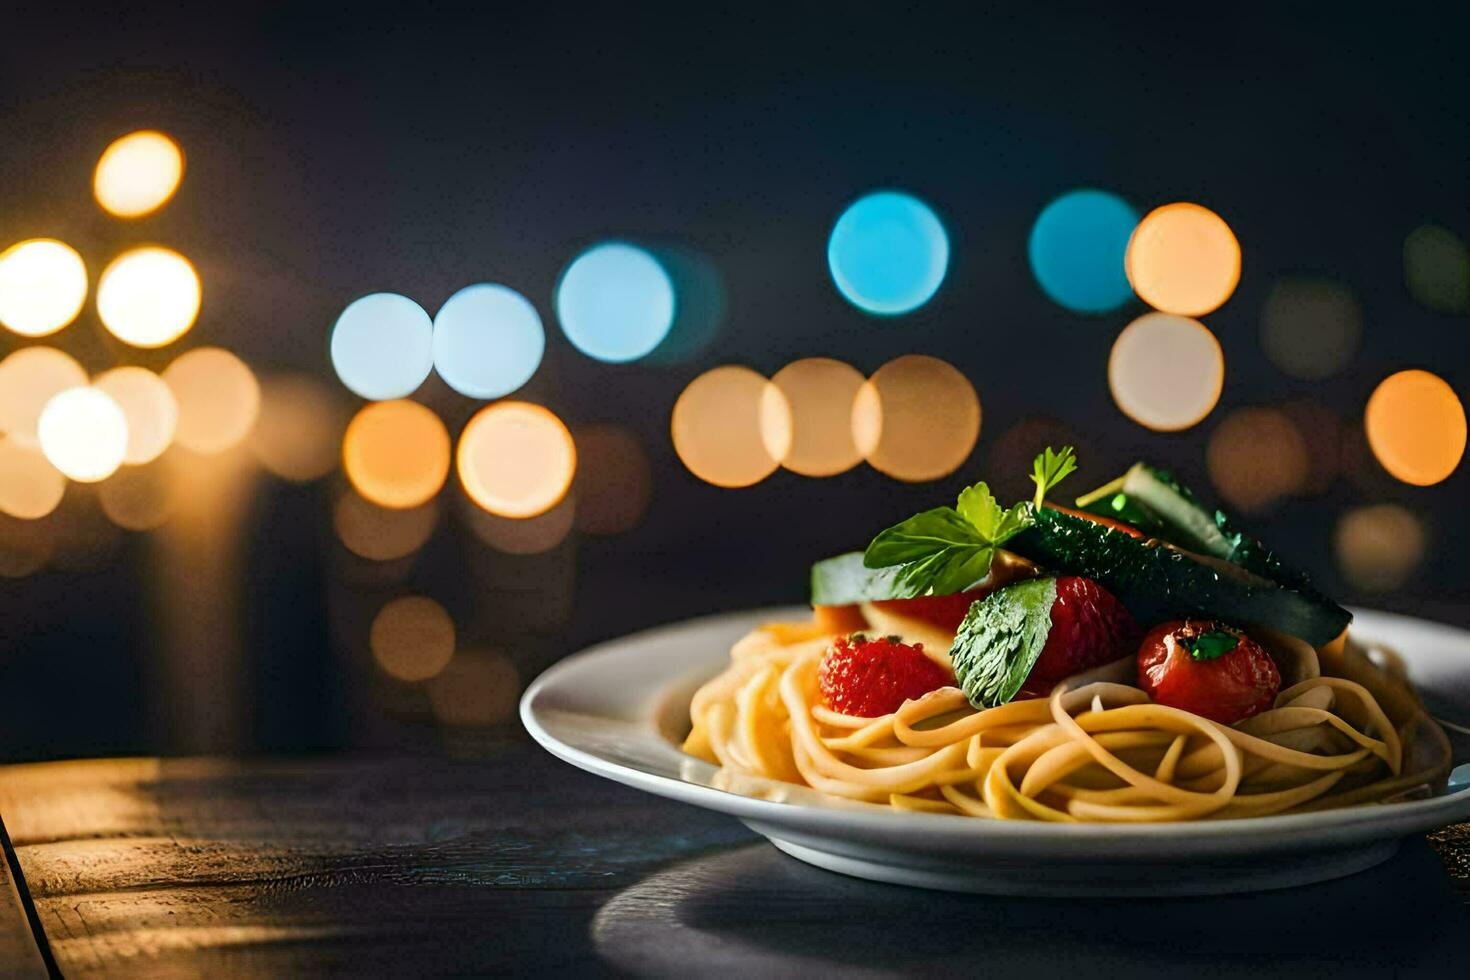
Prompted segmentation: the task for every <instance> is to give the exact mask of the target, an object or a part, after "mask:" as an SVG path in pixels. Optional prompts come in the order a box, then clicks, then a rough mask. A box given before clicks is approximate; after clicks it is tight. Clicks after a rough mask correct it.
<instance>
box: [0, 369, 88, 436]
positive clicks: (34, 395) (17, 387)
mask: <svg viewBox="0 0 1470 980" xmlns="http://www.w3.org/2000/svg"><path fill="white" fill-rule="evenodd" d="M86 384H87V372H86V371H84V370H82V366H81V365H80V364H78V363H77V362H76V360H75V359H74V358H72V357H71V356H70V355H68V354H63V353H62V352H61V351H59V350H57V349H56V348H54V347H22V348H21V349H20V350H18V351H16V352H15V353H13V354H11V355H10V356H9V357H7V358H5V360H3V361H0V433H3V434H5V435H8V436H9V437H10V438H11V439H13V440H14V441H15V442H17V443H19V444H20V445H22V446H29V447H31V448H36V447H39V446H40V445H41V437H40V434H39V433H38V432H37V431H36V425H37V423H38V422H39V421H40V420H41V411H42V410H43V409H44V408H45V407H46V403H47V402H49V401H50V400H51V399H52V398H55V397H56V396H57V395H59V394H61V393H62V392H63V391H66V390H67V389H68V388H81V387H85V386H86Z"/></svg>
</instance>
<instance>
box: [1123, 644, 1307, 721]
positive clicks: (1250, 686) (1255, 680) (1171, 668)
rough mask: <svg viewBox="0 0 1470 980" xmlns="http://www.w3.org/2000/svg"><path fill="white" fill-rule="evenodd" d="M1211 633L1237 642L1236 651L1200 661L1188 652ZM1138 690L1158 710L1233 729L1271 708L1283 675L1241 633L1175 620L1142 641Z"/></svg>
mask: <svg viewBox="0 0 1470 980" xmlns="http://www.w3.org/2000/svg"><path fill="white" fill-rule="evenodd" d="M1207 633H1228V634H1230V635H1232V636H1234V637H1235V640H1236V645H1235V648H1234V649H1233V650H1231V651H1230V652H1228V653H1224V654H1220V655H1219V656H1216V657H1214V658H1213V659H1198V658H1197V657H1196V656H1195V655H1194V654H1192V653H1191V652H1190V650H1189V649H1188V647H1189V645H1195V644H1196V641H1197V640H1198V638H1199V637H1200V636H1202V635H1204V634H1207ZM1138 686H1139V687H1141V688H1143V689H1144V691H1146V692H1147V693H1148V696H1149V697H1151V698H1153V699H1154V701H1156V702H1158V703H1159V704H1165V705H1168V706H1169V707H1171V708H1180V709H1182V710H1184V711H1189V712H1193V713H1194V714H1197V715H1203V716H1204V717H1206V718H1209V719H1211V720H1213V721H1218V722H1220V723H1221V724H1224V725H1233V724H1235V723H1236V722H1237V721H1240V720H1241V719H1243V718H1249V717H1250V716H1251V715H1254V714H1259V713H1260V712H1262V711H1265V710H1266V709H1267V708H1269V707H1271V705H1272V704H1273V703H1274V702H1275V700H1276V692H1277V691H1279V690H1280V689H1281V673H1280V672H1279V671H1278V670H1277V669H1276V663H1275V661H1273V660H1272V659H1271V656H1270V654H1268V653H1266V651H1265V650H1262V649H1261V646H1260V644H1258V643H1256V642H1255V641H1254V640H1252V639H1251V638H1250V637H1248V636H1246V635H1245V634H1244V633H1242V632H1240V631H1239V630H1237V629H1233V628H1231V627H1229V626H1225V625H1222V624H1220V623H1215V622H1211V621H1209V620H1199V619H1190V620H1175V621H1174V622H1172V623H1164V624H1163V625H1162V626H1158V627H1155V628H1154V629H1153V630H1152V631H1151V632H1150V633H1149V634H1148V636H1146V637H1144V638H1143V644H1142V645H1141V646H1140V647H1139V648H1138Z"/></svg>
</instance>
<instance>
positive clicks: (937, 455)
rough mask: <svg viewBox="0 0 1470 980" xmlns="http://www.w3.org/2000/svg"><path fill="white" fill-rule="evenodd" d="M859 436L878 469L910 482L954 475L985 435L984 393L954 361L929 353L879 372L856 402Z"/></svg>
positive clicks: (855, 426)
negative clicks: (982, 421) (979, 392)
mask: <svg viewBox="0 0 1470 980" xmlns="http://www.w3.org/2000/svg"><path fill="white" fill-rule="evenodd" d="M852 433H853V440H854V442H855V443H856V445H857V447H858V450H859V451H860V452H861V453H862V454H863V457H864V458H865V459H866V460H867V461H868V463H869V464H870V465H872V466H873V467H874V468H875V469H877V470H879V471H880V472H882V473H886V474H888V475H889V476H891V477H893V478H895V479H898V480H904V481H905V482H908V483H921V482H924V481H927V480H937V479H939V478H940V477H943V476H948V475H949V474H950V473H953V472H954V471H955V470H957V469H959V468H960V467H961V466H962V465H964V462H965V460H967V459H969V458H970V452H971V451H972V450H973V449H974V448H975V441H976V440H977V439H979V438H980V397H979V396H978V395H976V394H975V386H974V385H972V384H970V380H969V379H968V378H966V377H965V376H964V375H963V374H961V373H960V372H959V371H958V370H956V369H955V368H954V367H953V366H952V365H950V364H947V363H946V362H944V361H941V360H940V359H939V358H937V357H929V356H927V355H925V354H906V355H904V356H902V357H897V358H894V359H893V360H891V361H889V362H888V363H887V364H885V365H883V366H882V367H880V368H879V369H878V370H877V371H875V372H873V376H872V377H871V378H869V379H868V380H867V381H866V382H865V383H864V384H863V386H862V388H861V389H859V390H858V395H857V398H856V399H855V400H854V401H853V407H852Z"/></svg>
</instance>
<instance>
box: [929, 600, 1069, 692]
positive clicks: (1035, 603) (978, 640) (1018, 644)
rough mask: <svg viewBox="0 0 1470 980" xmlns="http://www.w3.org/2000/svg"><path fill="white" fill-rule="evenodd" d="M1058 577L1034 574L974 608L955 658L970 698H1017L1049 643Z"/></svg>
mask: <svg viewBox="0 0 1470 980" xmlns="http://www.w3.org/2000/svg"><path fill="white" fill-rule="evenodd" d="M1056 597H1057V580H1056V579H1055V578H1051V577H1047V578H1033V579H1027V580H1025V581H1023V582H1014V583H1012V584H1010V585H1007V586H1006V587H1005V588H1003V589H997V590H995V591H994V592H992V593H990V595H988V596H986V597H985V598H984V599H981V600H980V601H979V602H977V603H975V604H974V605H973V606H971V607H970V614H969V615H968V616H966V617H965V621H964V622H963V623H961V624H960V630H959V632H958V633H957V634H955V638H954V645H953V646H952V647H950V648H949V658H950V661H951V662H952V663H953V664H954V672H955V677H957V678H958V679H959V682H960V688H961V689H962V690H963V691H964V692H965V697H966V698H968V699H969V701H970V703H971V704H972V705H974V706H975V707H977V708H993V707H995V706H996V705H1001V704H1005V703H1006V702H1008V701H1010V699H1011V698H1013V697H1015V696H1016V694H1017V693H1018V692H1019V691H1020V690H1021V688H1022V686H1024V685H1025V683H1026V678H1027V676H1029V675H1030V673H1031V668H1032V667H1035V666H1036V660H1037V658H1039V657H1040V656H1041V651H1042V650H1043V649H1044V648H1045V647H1046V637H1047V634H1048V633H1050V632H1051V607H1052V603H1053V602H1055V601H1056Z"/></svg>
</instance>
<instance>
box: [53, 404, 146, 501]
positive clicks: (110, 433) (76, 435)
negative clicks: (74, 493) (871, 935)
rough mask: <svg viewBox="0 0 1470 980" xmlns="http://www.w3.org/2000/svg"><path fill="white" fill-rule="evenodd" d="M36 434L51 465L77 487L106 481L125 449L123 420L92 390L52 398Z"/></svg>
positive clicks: (113, 406) (119, 412)
mask: <svg viewBox="0 0 1470 980" xmlns="http://www.w3.org/2000/svg"><path fill="white" fill-rule="evenodd" d="M36 432H37V434H38V435H39V436H40V439H41V452H43V453H45V454H46V458H47V459H48V460H50V461H51V465H52V466H55V467H56V468H57V469H58V470H60V471H61V472H62V473H64V474H66V475H67V476H68V477H70V478H71V479H73V480H76V481H77V482H78V483H96V482H97V481H99V480H105V479H107V478H108V477H109V476H111V475H112V474H113V473H115V472H117V468H118V467H119V466H121V465H122V462H123V456H124V455H125V454H126V453H127V449H128V420H127V417H126V416H124V415H123V410H122V409H121V408H119V407H118V404H117V402H115V401H113V400H112V398H111V396H109V395H108V394H107V393H106V392H103V391H99V390H98V389H96V388H69V389H67V390H66V391H63V392H61V393H60V394H58V395H55V396H54V397H52V399H51V400H50V401H48V402H47V403H46V407H45V408H43V409H42V410H41V419H40V421H39V422H38V423H37V424H36Z"/></svg>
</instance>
